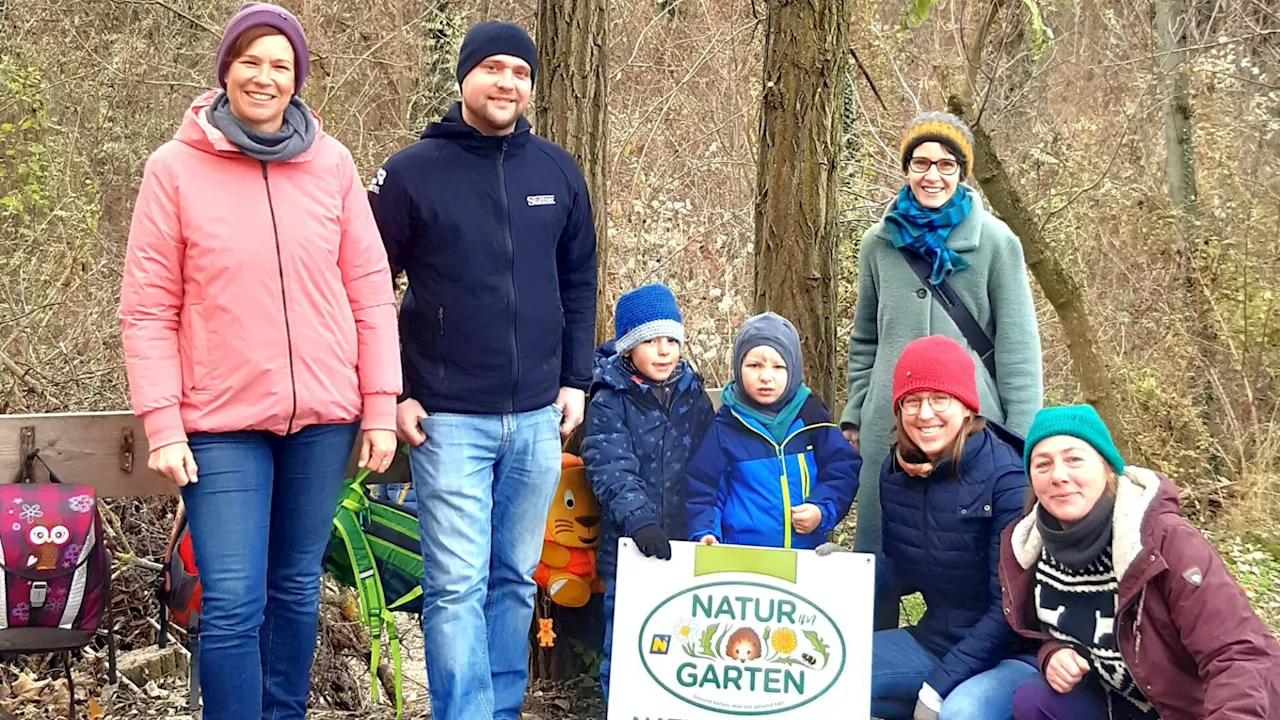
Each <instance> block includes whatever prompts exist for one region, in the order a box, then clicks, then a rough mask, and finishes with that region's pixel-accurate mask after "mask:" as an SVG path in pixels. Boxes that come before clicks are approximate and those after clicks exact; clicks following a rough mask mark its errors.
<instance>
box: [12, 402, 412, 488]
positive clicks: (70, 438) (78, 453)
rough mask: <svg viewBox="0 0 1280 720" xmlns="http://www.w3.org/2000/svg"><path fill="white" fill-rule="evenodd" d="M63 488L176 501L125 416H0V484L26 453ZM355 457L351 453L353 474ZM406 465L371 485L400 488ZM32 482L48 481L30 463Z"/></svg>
mask: <svg viewBox="0 0 1280 720" xmlns="http://www.w3.org/2000/svg"><path fill="white" fill-rule="evenodd" d="M33 450H34V451H38V452H39V453H40V459H42V460H44V462H45V463H46V464H48V466H49V467H50V468H52V469H53V471H54V472H55V473H57V474H58V477H60V478H62V479H63V480H65V481H67V482H74V483H80V484H83V485H90V486H92V487H93V488H94V490H96V491H97V494H98V496H99V497H151V496H158V495H176V494H178V488H177V487H176V486H175V485H174V484H173V483H172V482H170V481H169V480H167V479H165V478H163V477H161V476H159V475H157V474H155V473H153V472H151V471H150V470H148V469H147V456H148V454H150V452H151V450H150V448H149V446H148V445H147V434H146V432H144V431H143V428H142V420H141V418H138V417H136V416H134V415H133V414H132V413H129V412H92V413H51V414H44V415H0V482H3V483H9V482H14V481H15V480H17V479H18V478H19V476H20V472H21V470H22V461H23V458H25V457H26V456H27V455H28V453H30V452H31V451H33ZM356 452H358V448H357V449H356V450H353V452H352V461H351V469H352V470H353V471H354V468H355V461H356V457H357V456H356ZM406 467H407V463H406V462H405V460H404V458H403V457H400V456H397V458H396V461H395V462H393V463H392V465H391V467H390V468H388V469H387V472H385V473H382V474H381V475H371V476H370V478H369V482H370V483H371V484H377V483H390V482H400V481H401V480H402V479H403V478H404V473H405V468H406ZM34 474H35V477H34V479H35V480H39V481H43V480H46V479H47V475H46V472H45V469H44V468H43V467H41V465H40V463H35V468H34Z"/></svg>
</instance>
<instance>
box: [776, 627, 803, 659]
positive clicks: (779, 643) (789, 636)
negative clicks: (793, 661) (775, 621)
mask: <svg viewBox="0 0 1280 720" xmlns="http://www.w3.org/2000/svg"><path fill="white" fill-rule="evenodd" d="M769 644H770V645H772V646H773V650H774V652H776V653H778V654H779V655H790V654H791V653H793V652H795V650H796V633H795V631H794V630H792V629H791V628H778V629H777V630H774V631H773V636H772V637H770V638H769Z"/></svg>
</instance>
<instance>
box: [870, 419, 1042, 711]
mask: <svg viewBox="0 0 1280 720" xmlns="http://www.w3.org/2000/svg"><path fill="white" fill-rule="evenodd" d="M959 467H960V472H959V475H958V476H957V475H956V474H955V464H954V463H952V462H951V461H949V460H943V461H942V462H940V463H938V465H937V467H935V468H934V470H933V472H932V474H930V475H929V477H927V478H919V477H913V476H911V475H908V474H907V473H906V472H904V471H903V470H902V469H901V468H900V467H899V465H898V462H897V459H896V455H895V454H894V453H892V452H891V453H890V454H889V457H888V459H887V460H886V461H885V464H884V466H883V467H882V469H881V472H880V508H881V512H882V513H883V516H884V549H883V557H881V558H877V561H878V562H879V563H880V568H879V570H880V572H877V573H876V581H877V586H878V587H877V588H876V591H877V592H876V598H877V602H878V603H882V604H883V603H893V604H894V605H896V604H897V603H898V600H899V599H900V598H901V597H902V596H904V595H910V594H912V593H915V592H919V593H921V594H922V595H923V596H924V601H925V605H926V606H927V607H928V609H927V610H926V611H925V614H924V617H923V618H921V619H920V622H919V623H918V624H917V625H916V626H915V627H913V628H910V632H911V634H912V636H913V637H915V639H916V640H917V641H918V642H919V643H920V644H921V645H923V646H924V647H926V648H928V649H929V650H930V651H931V652H932V653H933V654H934V655H937V656H938V657H939V658H941V660H940V661H939V662H938V663H937V665H935V666H934V668H933V670H932V671H931V672H930V673H929V675H928V677H927V678H926V680H925V682H927V683H928V684H929V686H930V687H932V688H933V689H934V690H937V691H938V693H939V694H940V695H942V696H943V697H946V696H947V694H948V693H950V692H951V691H952V690H953V689H955V687H956V686H957V685H959V684H960V683H962V682H964V681H965V680H968V679H969V678H971V677H973V676H974V675H977V674H978V673H981V672H984V671H986V670H990V669H991V668H993V667H995V666H996V664H998V663H999V662H1000V661H1001V660H1003V659H1005V658H1008V657H1011V656H1012V655H1013V654H1014V653H1015V652H1024V651H1025V650H1023V649H1021V648H1020V647H1019V646H1018V644H1017V643H1016V642H1015V635H1014V633H1013V630H1012V629H1010V627H1009V624H1008V623H1007V622H1006V621H1005V618H1004V614H1003V611H1002V609H1001V605H1000V580H999V577H998V573H997V568H998V567H999V564H1000V533H1001V532H1002V531H1003V530H1004V528H1005V526H1006V525H1008V524H1009V523H1012V522H1014V521H1015V520H1017V519H1018V518H1019V517H1020V516H1021V515H1022V507H1023V503H1024V502H1025V501H1026V498H1027V476H1026V473H1025V472H1024V471H1023V468H1022V439H1021V438H1020V437H1018V436H1017V435H1015V434H1014V433H1012V432H1011V431H1008V430H1005V429H1004V428H1002V427H999V426H997V425H995V424H994V423H988V425H987V427H986V429H984V430H982V431H981V432H979V433H977V434H975V435H973V436H972V437H970V438H969V439H968V440H967V441H966V444H965V448H964V453H963V455H961V457H960V463H959ZM1030 652H1032V653H1034V652H1035V651H1034V649H1031V650H1030Z"/></svg>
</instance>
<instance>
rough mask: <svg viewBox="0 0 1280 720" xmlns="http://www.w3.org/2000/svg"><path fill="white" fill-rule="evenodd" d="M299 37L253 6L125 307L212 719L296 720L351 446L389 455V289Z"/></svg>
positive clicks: (151, 229)
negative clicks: (196, 605) (200, 591)
mask: <svg viewBox="0 0 1280 720" xmlns="http://www.w3.org/2000/svg"><path fill="white" fill-rule="evenodd" d="M308 65H309V58H308V54H307V46H306V39H305V37H304V35H303V32H302V28H301V26H300V25H299V24H298V21H297V20H296V19H295V18H294V17H293V16H292V15H290V14H289V13H287V12H286V11H284V10H282V9H280V8H278V7H275V6H273V5H266V4H250V5H246V6H244V7H243V8H241V10H240V12H238V13H237V14H236V15H235V17H233V18H232V20H231V22H230V24H229V25H228V27H227V30H226V33H225V35H224V37H223V39H222V43H221V45H220V47H219V49H218V56H217V64H216V67H217V72H218V80H219V82H220V83H221V85H222V86H223V88H225V89H224V90H223V91H221V92H210V93H207V94H205V95H202V96H201V97H199V98H197V99H196V101H195V102H194V103H193V104H192V106H191V108H190V110H188V111H187V113H186V115H185V117H184V118H183V122H182V126H181V127H180V128H179V129H178V132H177V135H176V136H175V137H174V139H173V140H171V141H169V142H168V143H166V144H165V145H164V146H162V147H161V148H160V149H159V150H157V151H156V152H155V153H153V154H152V156H151V158H150V159H149V160H148V162H147V166H146V171H145V173H144V175H143V179H142V189H141V190H140V191H139V194H138V202H137V206H136V207H135V208H134V215H133V225H132V227H131V228H130V232H129V249H128V255H127V258H126V261H125V269H124V285H123V289H122V292H121V303H120V318H121V322H122V324H123V335H124V351H125V365H126V369H127V371H128V375H129V385H130V393H131V396H132V401H133V409H134V412H136V413H137V414H138V415H140V416H141V417H142V418H143V422H144V424H145V426H146V431H147V439H148V442H149V443H150V447H151V456H150V461H149V465H150V467H151V468H152V469H153V470H155V471H157V472H159V473H161V474H163V475H165V476H167V477H169V478H170V479H172V480H173V481H174V482H175V483H176V484H178V485H179V486H180V487H181V488H182V498H183V501H184V502H185V503H186V507H187V513H188V516H189V521H190V528H191V537H192V541H193V544H194V548H195V555H196V561H197V563H198V565H199V566H200V575H201V580H202V582H203V585H204V601H203V614H202V628H201V630H202V632H201V636H202V637H201V645H200V653H201V657H200V661H201V672H200V682H201V685H202V686H203V688H204V697H205V708H204V717H205V719H206V720H217V719H221V718H235V720H247V719H250V718H259V717H262V718H273V719H275V720H284V719H286V718H296V719H297V720H301V719H302V717H303V714H304V711H305V708H306V701H307V695H308V692H309V687H310V679H309V676H310V668H311V657H312V652H313V650H314V648H315V636H316V623H317V615H318V611H317V607H318V600H319V576H320V567H321V559H322V557H323V553H324V549H325V544H326V541H327V538H328V536H329V530H330V526H331V522H332V517H333V510H334V507H335V505H336V503H337V497H338V492H339V490H340V488H341V484H342V479H343V476H344V472H345V469H346V464H347V460H348V458H349V457H350V455H351V451H352V448H353V446H354V443H355V439H356V435H357V433H358V432H359V431H360V430H361V429H363V433H364V436H363V444H362V448H361V451H360V464H361V465H362V466H364V467H369V468H371V469H373V470H375V471H381V470H384V469H386V467H387V466H388V465H389V464H390V462H391V459H392V457H393V455H394V453H395V448H396V444H395V434H394V430H395V401H396V395H397V394H398V393H399V392H400V360H399V357H400V356H399V346H398V341H397V336H396V325H395V323H396V317H395V297H394V294H393V290H392V284H391V273H390V270H389V268H388V265H387V258H386V254H385V251H384V250H383V247H382V243H381V241H380V239H379V237H378V231H377V228H376V226H375V224H374V220H373V216H372V213H371V212H370V210H369V205H368V201H367V200H366V198H365V193H364V190H363V188H362V186H361V183H360V181H359V177H358V175H357V172H356V168H355V163H354V162H353V161H352V158H351V154H350V153H349V152H348V151H347V149H346V148H345V147H343V146H342V144H341V143H339V142H338V141H337V140H335V139H333V138H332V137H330V136H328V135H325V134H324V132H323V131H322V130H321V129H320V121H319V118H317V117H315V116H314V115H313V114H311V112H310V111H309V110H308V109H307V107H306V106H305V105H304V104H303V103H302V101H301V100H300V99H299V98H298V97H297V95H296V93H297V91H298V89H299V88H301V86H302V83H303V80H305V79H306V76H307V70H308Z"/></svg>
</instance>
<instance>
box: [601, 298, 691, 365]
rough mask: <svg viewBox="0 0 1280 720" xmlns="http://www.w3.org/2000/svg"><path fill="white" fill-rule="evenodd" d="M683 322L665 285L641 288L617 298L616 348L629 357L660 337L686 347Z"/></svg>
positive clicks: (614, 329)
mask: <svg viewBox="0 0 1280 720" xmlns="http://www.w3.org/2000/svg"><path fill="white" fill-rule="evenodd" d="M682 322H684V320H683V318H681V317H680V308H678V307H676V296H675V295H672V294H671V290H670V289H668V288H667V286H666V285H658V284H654V285H642V286H640V287H638V288H636V289H635V290H632V291H631V292H629V293H626V294H624V295H623V296H622V297H620V298H618V304H617V305H616V306H615V307H614V308H613V334H614V337H616V338H617V339H616V340H614V341H613V349H614V351H615V352H617V353H618V354H619V355H626V354H627V353H629V352H631V351H632V350H633V349H634V348H635V347H636V346H637V345H639V344H640V343H642V342H646V341H648V340H652V339H654V338H660V337H669V338H672V339H674V340H675V341H676V342H678V343H680V344H682V345H683V344H684V325H682V324H681V323H682Z"/></svg>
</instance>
